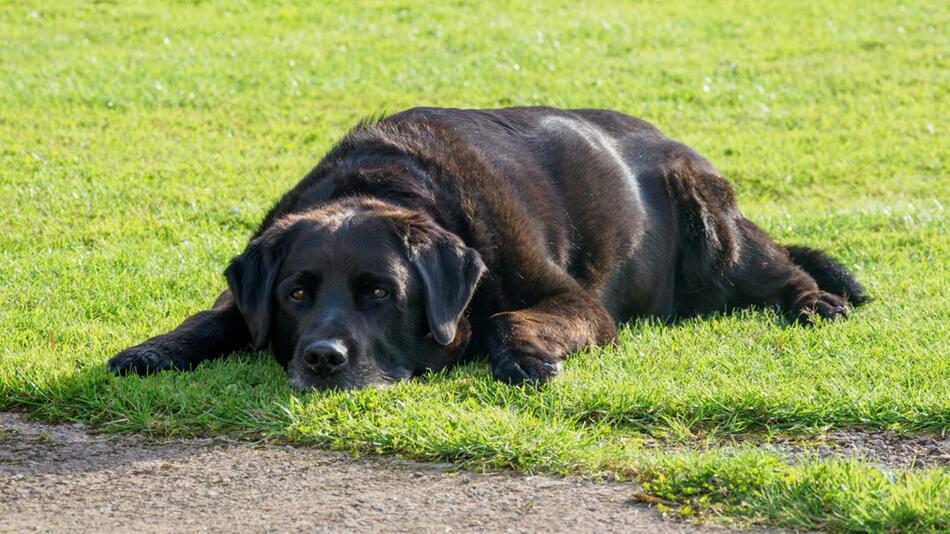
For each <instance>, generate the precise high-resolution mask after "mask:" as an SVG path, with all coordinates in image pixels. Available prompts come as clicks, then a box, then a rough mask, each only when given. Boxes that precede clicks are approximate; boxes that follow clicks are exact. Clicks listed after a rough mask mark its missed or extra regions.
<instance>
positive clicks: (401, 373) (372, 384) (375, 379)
mask: <svg viewBox="0 0 950 534" xmlns="http://www.w3.org/2000/svg"><path fill="white" fill-rule="evenodd" d="M410 377H412V372H411V371H410V370H408V369H405V368H402V367H400V368H398V369H396V370H395V371H392V372H383V371H377V372H373V373H345V372H344V373H340V374H338V375H333V376H330V377H323V376H318V375H314V374H313V373H310V372H308V371H306V370H305V369H302V368H301V367H300V366H294V365H291V366H289V367H288V369H287V379H288V381H289V382H290V385H291V386H293V387H294V388H296V389H298V390H300V391H314V390H317V391H322V390H349V389H363V388H383V387H387V386H391V385H393V384H395V383H397V382H401V381H403V380H408V379H409V378H410Z"/></svg>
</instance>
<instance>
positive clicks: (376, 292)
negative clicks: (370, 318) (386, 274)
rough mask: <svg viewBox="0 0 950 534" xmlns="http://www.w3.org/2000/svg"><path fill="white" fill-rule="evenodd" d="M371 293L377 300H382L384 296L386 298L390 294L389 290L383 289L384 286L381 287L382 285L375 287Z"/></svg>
mask: <svg viewBox="0 0 950 534" xmlns="http://www.w3.org/2000/svg"><path fill="white" fill-rule="evenodd" d="M369 294H370V295H371V296H372V297H373V298H374V299H376V300H381V299H384V298H386V297H388V296H389V291H386V290H385V289H383V288H381V287H374V288H373V290H372V291H370V293H369Z"/></svg>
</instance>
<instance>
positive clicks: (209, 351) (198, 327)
mask: <svg viewBox="0 0 950 534" xmlns="http://www.w3.org/2000/svg"><path fill="white" fill-rule="evenodd" d="M250 343H251V335H250V333H248V329H247V325H246V324H245V322H244V317H243V316H242V315H241V312H240V311H238V308H237V305H235V303H234V299H233V298H232V297H231V291H230V290H228V291H225V292H223V293H221V295H220V296H219V297H218V299H217V301H215V304H214V307H213V308H211V309H210V310H205V311H201V312H198V313H196V314H194V315H192V316H191V317H189V318H187V319H185V321H184V322H183V323H181V324H180V325H179V326H178V327H177V328H175V329H174V330H172V331H171V332H168V333H165V334H162V335H159V336H156V337H153V338H151V339H149V340H148V341H145V342H144V343H142V344H140V345H136V346H134V347H130V348H128V349H125V350H123V351H122V352H120V353H118V354H116V355H115V356H114V357H113V358H112V359H111V360H109V361H108V362H107V364H106V365H107V366H108V368H109V369H110V370H111V371H112V372H114V373H117V374H125V373H130V372H134V373H138V374H140V375H145V374H150V373H155V372H158V371H163V370H165V369H178V370H189V369H192V368H194V367H195V366H196V365H198V364H199V363H201V362H203V361H205V360H210V359H212V358H218V357H220V356H225V355H227V354H230V353H232V352H234V351H236V350H240V349H242V348H245V347H247V346H249V345H250Z"/></svg>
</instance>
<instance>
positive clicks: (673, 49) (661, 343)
mask: <svg viewBox="0 0 950 534" xmlns="http://www.w3.org/2000/svg"><path fill="white" fill-rule="evenodd" d="M577 6H578V4H575V3H569V2H565V3H555V2H544V3H514V2H512V3H499V4H496V5H494V6H492V7H487V6H484V5H474V4H473V5H467V4H464V3H454V4H440V3H422V2H403V3H400V4H399V5H392V4H390V3H385V2H383V3H378V4H376V5H367V4H365V3H360V4H359V5H357V4H350V3H339V4H325V5H321V6H316V7H313V6H311V5H310V3H305V2H299V3H292V2H291V3H283V4H281V5H280V6H276V7H275V6H271V5H269V4H260V5H258V4H254V3H237V4H234V3H216V2H193V3H179V4H174V5H171V6H169V5H164V4H162V5H158V4H153V3H151V2H141V3H134V4H132V3H117V4H111V3H96V4H92V3H89V4H86V3H73V2H62V3H52V2H44V3H29V2H14V3H5V4H4V5H3V6H2V7H0V213H2V217H0V274H2V275H0V325H2V327H3V328H0V407H6V408H10V407H17V408H26V409H29V410H31V411H32V412H33V413H35V414H37V415H38V416H41V417H44V418H47V419H51V420H76V421H83V422H87V423H95V424H98V425H101V427H102V428H105V429H110V430H115V431H132V430H134V431H141V432H148V433H152V434H155V435H174V436H187V435H202V434H214V433H221V432H226V433H229V434H234V435H241V436H245V437H253V438H258V437H261V436H265V437H272V438H276V439H291V440H294V441H297V442H301V443H312V444H315V445H319V446H322V447H332V448H337V449H344V450H352V451H359V452H364V453H365V452H379V453H397V454H403V455H407V456H411V457H414V458H420V459H430V460H438V461H453V462H458V463H460V464H463V465H466V466H468V467H470V468H476V469H482V468H513V469H519V470H523V471H529V472H555V473H576V474H581V475H589V476H608V477H619V478H623V479H633V480H637V481H640V482H644V483H646V484H647V487H646V491H648V492H649V493H650V494H651V495H653V496H654V497H655V498H657V499H659V501H658V502H666V503H667V504H666V505H664V506H667V508H668V509H669V510H670V511H671V513H676V514H680V515H684V516H690V517H692V516H697V515H698V516H703V517H710V516H718V515H725V516H730V517H740V518H744V519H743V520H745V521H762V522H766V523H771V524H777V525H783V526H787V527H793V528H828V529H832V530H851V531H868V530H870V531H895V532H896V531H908V530H934V531H938V530H941V529H948V528H950V490H948V486H947V482H946V481H947V480H948V478H950V477H948V474H950V473H948V472H947V469H945V468H931V469H928V470H907V471H900V470H898V471H886V470H883V469H880V468H878V467H875V466H872V465H869V464H866V463H862V462H861V461H858V460H853V461H852V460H848V459H842V460H818V459H810V460H805V461H803V462H801V463H797V464H790V463H789V462H788V461H787V460H785V459H783V458H781V457H779V456H777V455H776V454H775V453H773V452H769V451H767V450H763V449H760V448H756V447H755V446H754V444H753V445H743V446H741V447H739V446H735V445H732V444H730V440H731V438H732V437H733V436H737V435H740V434H742V435H744V436H749V435H761V436H781V435H787V434H803V433H804V434H808V433H810V432H815V431H817V430H818V429H828V428H830V429H835V428H843V429H893V430H896V431H899V432H928V433H933V432H937V433H940V432H947V431H948V430H950V358H948V354H950V326H948V325H950V273H948V269H950V239H948V238H947V236H948V235H950V216H948V214H947V211H946V210H947V208H948V207H950V194H948V193H950V177H948V173H947V157H948V152H950V145H948V144H947V142H946V140H947V138H948V137H947V134H948V130H947V125H948V124H950V111H948V106H947V104H946V103H947V102H948V101H950V76H948V72H950V68H948V67H950V65H948V59H947V54H946V51H947V50H948V49H950V46H948V45H950V42H948V41H950V40H948V37H947V36H948V35H950V31H948V30H950V28H948V27H947V26H948V23H947V21H948V20H950V13H948V10H947V8H946V7H944V6H943V5H942V4H940V3H938V2H926V3H922V4H921V3H918V4H915V5H906V6H900V5H895V4H892V3H889V2H876V3H868V2H852V1H845V2H832V3H820V4H819V3H810V2H802V3H796V2H788V3H774V4H768V5H766V4H758V3H738V4H736V3H723V4H718V3H716V4H696V3H692V2H665V3H660V4H637V3H620V4H618V3H614V2H593V3H591V2H586V3H584V4H583V7H577ZM513 104H547V105H555V106H563V107H606V108H612V109H617V110H620V111H624V112H627V113H630V114H633V115H636V116H639V117H642V118H644V119H646V120H649V121H651V122H653V123H654V124H656V125H657V126H659V127H660V128H661V129H663V130H664V131H665V132H667V133H668V134H669V135H671V136H672V137H674V138H676V139H680V140H682V141H685V142H687V143H689V144H690V145H691V146H693V147H695V148H696V149H698V150H699V151H700V152H701V153H703V154H705V155H706V156H708V157H709V158H710V159H711V160H712V161H713V162H714V163H715V164H716V165H717V166H718V168H719V169H720V170H721V171H722V173H723V174H724V175H725V176H727V177H728V178H729V179H730V181H731V182H732V183H733V184H734V185H735V187H736V190H737V193H738V195H739V198H740V205H741V206H742V208H743V211H744V212H745V213H746V215H747V216H749V217H750V218H751V219H753V220H754V221H756V222H757V223H759V224H760V225H761V226H763V227H764V228H766V229H767V230H768V231H769V232H770V233H772V234H773V235H775V236H776V237H777V238H778V239H779V240H780V241H782V242H795V243H801V244H806V245H812V246H816V247H820V248H823V249H827V250H828V251H830V253H831V254H832V255H834V256H836V257H838V258H840V259H841V260H842V261H843V262H844V263H845V264H846V265H849V266H851V267H852V268H853V271H854V272H855V273H856V275H857V276H858V277H859V278H860V279H861V280H862V281H863V282H865V284H866V285H867V286H868V288H869V290H870V292H871V294H872V295H873V296H874V297H876V300H875V301H874V302H873V303H872V304H870V305H868V306H867V307H864V308H862V309H860V310H857V311H856V312H855V313H854V315H853V317H852V318H851V320H849V321H848V322H845V323H839V324H824V325H820V326H819V327H817V328H814V329H805V328H801V327H797V326H788V325H786V324H785V323H784V322H783V321H782V320H781V319H780V318H779V317H778V316H777V315H776V314H775V313H773V312H771V311H768V310H750V311H745V312H742V313H738V314H735V315H728V316H714V317H709V318H702V319H696V320H690V321H686V322H682V323H678V324H674V325H663V324H658V323H653V322H638V323H634V324H631V325H628V326H626V327H625V328H624V329H622V331H621V335H620V339H619V342H618V344H617V345H616V346H614V347H609V348H604V349H596V350H591V351H588V352H586V353H584V354H580V355H578V356H577V357H576V358H574V359H572V360H570V361H569V362H568V363H567V365H566V371H565V373H564V374H563V376H561V377H560V378H559V380H558V381H557V382H555V383H554V384H551V385H549V386H546V387H544V388H540V389H531V388H528V389H522V388H512V387H508V386H505V385H502V384H497V383H494V382H492V381H491V379H490V375H489V373H488V369H487V365H486V364H485V363H483V362H482V363H479V362H476V363H473V364H470V365H466V366H464V367H461V368H459V369H456V370H453V371H450V372H448V373H445V374H440V375H437V376H430V377H426V378H423V379H421V380H417V381H414V382H411V383H407V384H402V385H399V386H397V387H394V388H390V389H386V390H368V391H360V392H346V393H333V392H321V393H313V394H306V395H301V394H299V393H295V392H294V391H292V390H291V389H290V388H289V387H288V385H287V384H286V380H285V378H284V375H283V372H282V371H281V369H280V368H279V367H278V366H277V365H276V364H275V363H274V362H273V361H272V360H271V359H270V357H269V355H268V354H266V353H261V354H243V355H240V356H239V357H237V358H234V359H232V360H229V361H217V362H210V363H209V364H206V365H203V366H201V367H200V368H199V369H198V370H197V371H195V372H193V373H189V374H177V373H164V374H161V375H159V376H154V377H150V378H146V379H140V378H136V377H131V378H128V379H124V380H120V379H116V378H114V377H111V376H109V375H108V374H106V373H105V371H104V369H103V367H102V364H103V362H104V361H105V360H106V359H107V358H108V357H109V356H111V355H112V354H113V353H115V352H116V351H117V350H119V349H121V348H124V347H125V346H128V345H130V344H133V343H136V342H138V341H141V340H142V339H144V338H146V337H148V336H150V335H154V334H156V333H159V332H161V331H164V330H167V329H169V328H171V327H174V326H175V325H176V324H177V323H178V322H179V321H180V320H181V319H183V318H184V317H185V316H187V315H188V314H190V313H193V312H194V311H196V310H199V309H201V308H203V307H207V306H208V305H210V303H211V302H212V301H213V299H214V297H215V295H217V293H218V292H219V291H220V290H221V288H222V287H223V286H224V281H223V278H222V276H221V274H220V273H221V271H222V270H223V268H224V266H225V265H226V262H227V261H228V259H229V258H230V257H232V256H233V255H234V254H236V253H237V252H239V251H240V250H241V248H242V246H243V243H244V241H245V240H246V238H247V237H248V235H249V234H250V233H251V232H252V231H253V229H254V228H255V227H256V225H257V223H258V222H259V220H260V218H261V217H262V216H263V215H264V213H265V212H266V210H267V209H268V208H269V207H270V205H271V204H272V203H273V202H274V201H276V199H277V198H279V196H280V194H281V193H282V192H283V191H285V190H286V189H288V188H289V187H290V186H292V185H293V184H294V183H295V182H296V181H297V179H299V178H300V177H301V176H302V175H303V174H304V173H305V172H306V171H307V170H309V168H310V167H311V166H312V165H314V164H315V163H316V161H317V160H318V159H319V158H320V156H321V155H322V154H323V153H324V152H325V151H326V150H327V149H328V148H329V147H330V146H331V144H332V143H333V142H334V141H335V140H336V139H337V138H339V136H340V135H342V134H343V133H344V132H345V131H346V129H347V128H348V127H349V126H350V125H351V124H353V123H354V122H355V121H356V120H357V119H359V118H360V117H363V116H366V115H369V114H373V113H377V112H380V111H396V110H399V109H402V108H405V107H410V106H414V105H450V106H460V107H497V106H504V105H513ZM656 443H659V444H660V446H659V447H656V446H654V445H655V444H656ZM634 491H635V489H634V487H633V486H631V494H633V492H634Z"/></svg>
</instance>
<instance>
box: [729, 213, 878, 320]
mask: <svg viewBox="0 0 950 534" xmlns="http://www.w3.org/2000/svg"><path fill="white" fill-rule="evenodd" d="M738 228H739V230H740V232H741V236H742V238H741V239H742V253H741V255H740V257H739V260H738V262H737V263H736V265H735V266H734V267H733V269H732V272H731V276H730V277H729V278H730V282H731V284H732V285H733V288H734V289H733V291H735V297H737V299H738V303H739V304H742V305H766V306H775V307H777V308H779V309H780V310H782V312H783V313H784V315H785V316H786V317H787V318H788V320H789V321H793V322H797V323H802V324H810V323H812V322H813V321H814V319H815V318H816V317H821V318H823V319H832V320H834V319H840V318H845V317H847V316H848V314H849V313H850V306H849V302H848V299H847V296H846V295H838V294H834V293H831V292H829V291H825V290H824V289H823V288H822V287H819V285H818V283H817V282H816V281H815V278H814V277H813V276H812V275H811V274H810V273H809V272H807V271H805V270H804V269H803V268H801V267H800V266H799V265H797V264H796V263H795V262H794V261H793V259H792V257H790V256H789V254H788V252H787V251H786V249H785V248H783V247H781V246H780V245H777V244H776V243H775V242H773V241H772V239H771V238H770V237H769V236H768V234H766V233H765V232H764V231H762V230H761V229H759V228H758V227H757V226H756V225H754V224H752V223H751V222H749V221H748V220H746V219H741V220H740V221H739V223H738ZM855 284H856V282H855ZM829 289H830V288H829ZM862 296H863V294H862Z"/></svg>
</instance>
